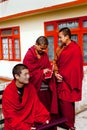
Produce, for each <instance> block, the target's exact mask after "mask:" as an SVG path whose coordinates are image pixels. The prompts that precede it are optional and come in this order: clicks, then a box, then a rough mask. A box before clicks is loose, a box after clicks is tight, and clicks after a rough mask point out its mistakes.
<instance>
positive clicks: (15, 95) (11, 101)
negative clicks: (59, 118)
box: [2, 64, 50, 130]
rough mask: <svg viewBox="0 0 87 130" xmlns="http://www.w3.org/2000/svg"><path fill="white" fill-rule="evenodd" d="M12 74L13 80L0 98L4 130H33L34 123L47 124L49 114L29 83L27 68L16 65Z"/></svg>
mask: <svg viewBox="0 0 87 130" xmlns="http://www.w3.org/2000/svg"><path fill="white" fill-rule="evenodd" d="M12 73H13V77H14V79H13V80H12V81H11V83H10V84H9V85H8V86H7V87H6V88H5V90H4V93H3V97H2V110H3V114H4V118H5V123H4V130H33V129H35V128H34V127H33V126H34V123H42V124H43V123H46V122H49V120H50V114H49V112H48V111H47V109H46V108H45V107H44V106H43V105H42V103H41V102H40V101H39V99H38V96H37V93H36V90H35V88H34V86H33V85H32V84H31V83H30V82H29V77H30V76H29V70H28V67H27V66H26V65H23V64H17V65H15V66H14V67H13V70H12Z"/></svg>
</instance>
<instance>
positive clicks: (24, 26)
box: [0, 6, 87, 77]
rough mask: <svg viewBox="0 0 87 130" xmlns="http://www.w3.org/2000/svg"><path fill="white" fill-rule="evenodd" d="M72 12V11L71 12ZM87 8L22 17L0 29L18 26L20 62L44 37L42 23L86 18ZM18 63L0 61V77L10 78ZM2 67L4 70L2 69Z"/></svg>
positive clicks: (3, 25)
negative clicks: (42, 36)
mask: <svg viewBox="0 0 87 130" xmlns="http://www.w3.org/2000/svg"><path fill="white" fill-rule="evenodd" d="M72 10H73V11H72ZM86 15H87V7H86V6H84V7H81V8H70V9H67V10H65V9H64V10H63V9H62V10H59V11H56V12H50V13H49V14H46V13H45V14H43V15H36V16H29V17H24V18H21V19H19V20H12V21H6V22H4V23H3V22H2V23H0V28H5V27H13V26H20V43H21V61H20V62H22V60H23V57H24V55H25V53H26V51H27V49H28V48H29V47H30V46H31V45H33V44H34V43H35V41H36V39H37V37H38V36H40V35H44V22H45V21H51V20H58V19H66V18H71V17H78V16H86ZM16 63H18V62H12V61H9V62H8V61H3V60H2V61H0V76H4V77H8V76H9V77H11V76H12V75H11V74H10V72H11V71H10V70H11V69H12V67H13V66H14V64H16ZM3 67H4V69H3Z"/></svg>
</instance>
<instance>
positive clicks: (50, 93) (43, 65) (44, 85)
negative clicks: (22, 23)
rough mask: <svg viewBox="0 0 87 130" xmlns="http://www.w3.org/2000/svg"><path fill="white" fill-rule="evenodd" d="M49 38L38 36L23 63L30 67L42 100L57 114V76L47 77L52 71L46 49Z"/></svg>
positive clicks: (31, 75)
mask: <svg viewBox="0 0 87 130" xmlns="http://www.w3.org/2000/svg"><path fill="white" fill-rule="evenodd" d="M47 47H48V40H47V38H46V37H45V36H40V37H38V38H37V40H36V43H35V45H33V46H32V47H30V48H29V49H28V51H27V53H26V54H25V56H24V59H23V63H24V64H25V65H26V66H27V67H28V68H29V71H30V77H31V78H30V81H31V82H32V83H33V84H34V86H35V88H36V90H37V93H38V96H39V99H40V101H41V102H42V103H43V104H44V105H45V107H46V108H47V110H48V111H49V112H51V113H52V114H57V112H58V109H57V93H56V82H55V76H54V75H52V77H48V78H46V74H47V73H49V72H50V71H51V68H52V67H51V63H50V62H49V58H48V55H47V53H46V49H47Z"/></svg>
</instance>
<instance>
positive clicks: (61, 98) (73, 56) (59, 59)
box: [54, 27, 83, 130]
mask: <svg viewBox="0 0 87 130" xmlns="http://www.w3.org/2000/svg"><path fill="white" fill-rule="evenodd" d="M59 40H60V43H61V46H60V47H58V48H57V50H56V54H55V58H54V72H55V77H56V80H57V93H58V102H59V110H60V111H59V114H60V117H61V116H63V117H66V118H67V119H68V121H67V122H66V123H65V124H63V126H62V127H64V128H67V129H68V130H75V126H74V125H75V102H76V101H80V100H81V97H82V96H81V95H82V79H83V60H82V54H81V50H80V47H79V45H78V44H77V43H76V42H74V41H72V40H71V32H70V29H69V28H67V27H65V28H62V29H60V30H59Z"/></svg>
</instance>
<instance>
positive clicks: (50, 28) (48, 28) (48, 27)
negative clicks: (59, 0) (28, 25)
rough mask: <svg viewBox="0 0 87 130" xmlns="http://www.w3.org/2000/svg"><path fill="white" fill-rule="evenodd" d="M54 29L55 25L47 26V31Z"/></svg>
mask: <svg viewBox="0 0 87 130" xmlns="http://www.w3.org/2000/svg"><path fill="white" fill-rule="evenodd" d="M53 30H54V26H53V25H48V26H46V31H53Z"/></svg>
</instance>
